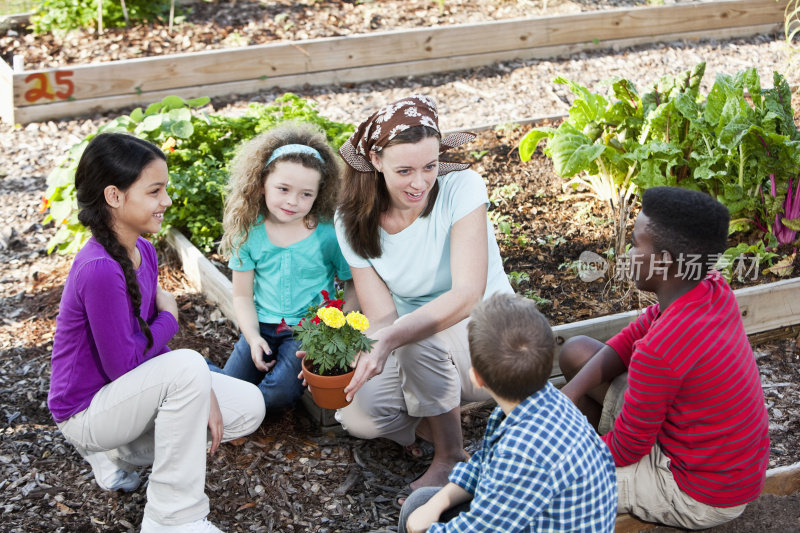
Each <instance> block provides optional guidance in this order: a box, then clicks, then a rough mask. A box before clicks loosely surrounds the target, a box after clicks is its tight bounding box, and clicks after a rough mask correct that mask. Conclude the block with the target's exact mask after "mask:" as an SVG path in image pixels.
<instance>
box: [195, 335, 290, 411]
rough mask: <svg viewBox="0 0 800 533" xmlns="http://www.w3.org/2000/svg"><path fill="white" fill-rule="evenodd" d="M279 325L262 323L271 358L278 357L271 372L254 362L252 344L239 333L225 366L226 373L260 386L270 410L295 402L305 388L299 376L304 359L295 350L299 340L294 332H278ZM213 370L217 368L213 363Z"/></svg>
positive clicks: (265, 403)
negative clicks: (293, 334)
mask: <svg viewBox="0 0 800 533" xmlns="http://www.w3.org/2000/svg"><path fill="white" fill-rule="evenodd" d="M277 327H278V325H277V324H264V323H260V324H259V330H260V332H261V336H262V337H263V338H264V340H265V341H267V344H269V347H270V348H271V349H272V357H275V358H276V363H275V366H273V367H272V369H271V370H270V371H269V372H266V373H264V372H262V371H260V370H259V369H257V368H256V365H254V364H253V359H252V357H251V356H250V345H249V344H248V343H247V340H245V338H244V335H240V336H239V340H238V341H236V344H235V345H234V346H233V352H232V353H231V355H230V357H229V358H228V361H227V362H226V363H225V367H224V368H223V369H222V373H223V374H226V375H228V376H233V377H235V378H239V379H242V380H244V381H247V382H250V383H252V384H254V385H257V386H258V388H259V390H261V394H262V395H263V396H264V405H265V407H266V409H267V412H269V411H275V410H278V409H282V408H284V407H290V406H292V405H294V404H295V402H297V400H299V399H300V397H301V396H302V395H303V391H304V387H303V384H302V381H300V380H299V379H297V374H299V373H300V369H301V363H302V359H300V358H298V357H297V356H296V355H295V352H296V351H297V350H299V349H300V343H299V342H298V341H296V340H294V337H293V336H292V332H291V331H284V332H282V333H275V328H277ZM267 360H270V357H267ZM211 369H212V370H215V368H214V367H213V366H212V367H211Z"/></svg>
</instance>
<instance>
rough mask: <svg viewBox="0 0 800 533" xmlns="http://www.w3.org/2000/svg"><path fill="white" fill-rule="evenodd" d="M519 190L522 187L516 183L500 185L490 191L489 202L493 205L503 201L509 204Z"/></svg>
mask: <svg viewBox="0 0 800 533" xmlns="http://www.w3.org/2000/svg"><path fill="white" fill-rule="evenodd" d="M521 190H522V187H520V186H519V184H517V183H508V184H506V185H502V186H500V187H497V188H495V189H494V190H492V194H490V195H489V201H490V202H492V203H493V204H495V205H497V204H499V203H500V202H503V201H507V202H510V201H511V200H513V199H514V197H515V196H516V195H517V193H518V192H520V191H521Z"/></svg>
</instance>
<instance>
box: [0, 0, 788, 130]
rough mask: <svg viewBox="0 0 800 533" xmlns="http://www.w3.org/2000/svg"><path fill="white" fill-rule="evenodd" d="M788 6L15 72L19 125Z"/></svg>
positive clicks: (692, 31)
mask: <svg viewBox="0 0 800 533" xmlns="http://www.w3.org/2000/svg"><path fill="white" fill-rule="evenodd" d="M785 2H786V0H781V1H780V2H776V1H774V0H718V1H713V2H697V3H685V4H684V3H681V4H676V5H672V6H658V7H642V8H633V9H616V10H608V11H597V12H589V13H580V14H573V15H561V16H551V17H536V18H525V19H514V20H506V21H493V22H487V23H480V24H463V25H454V26H443V27H436V28H422V29H412V30H399V31H393V32H384V33H375V34H364V35H354V36H347V37H334V38H325V39H311V40H306V41H294V42H289V43H274V44H267V45H259V46H252V47H246V48H239V49H226V50H212V51H208V52H196V53H192V54H174V55H168V56H162V57H149V58H140V59H129V60H122V61H113V62H109V63H99V64H91V65H76V66H68V67H63V68H57V69H41V70H34V71H25V72H21V73H15V74H14V75H13V81H12V85H13V95H14V96H13V102H14V108H15V110H16V112H17V116H16V117H14V120H15V121H17V122H28V121H32V120H41V119H44V118H57V117H63V116H68V115H67V114H66V113H71V114H72V115H73V116H74V115H75V114H79V113H85V112H90V111H98V110H106V109H113V108H118V107H122V106H129V105H144V104H147V103H151V102H153V101H157V100H160V99H161V98H163V96H166V95H167V94H178V95H180V96H188V97H192V96H220V95H229V94H234V93H245V92H254V91H258V90H261V89H265V88H269V87H273V86H279V87H290V86H297V85H302V84H305V83H311V84H330V83H338V82H343V83H346V82H358V81H365V80H372V79H380V78H386V77H393V76H398V75H402V76H406V75H413V74H422V73H428V72H437V71H444V70H453V69H459V68H471V67H474V66H478V65H484V64H488V63H492V62H494V61H500V60H508V59H514V58H532V57H551V56H552V55H554V54H556V55H557V54H569V53H573V52H575V51H578V50H586V49H597V48H603V47H608V46H629V45H630V44H632V43H637V42H658V41H663V40H671V39H676V38H702V37H708V38H712V37H714V32H722V35H719V36H717V38H722V37H723V35H727V36H728V37H731V36H743V35H752V34H754V33H763V31H765V28H770V29H774V28H776V27H778V26H779V25H780V23H781V22H782V20H783V5H784V4H785ZM575 28H580V30H581V31H575ZM626 43H627V44H626ZM51 106H55V107H51ZM27 107H30V108H40V107H41V108H42V109H40V110H37V111H38V113H36V114H34V113H30V114H24V113H22V112H21V110H22V109H25V108H27ZM45 108H46V109H45ZM4 120H8V119H7V118H4Z"/></svg>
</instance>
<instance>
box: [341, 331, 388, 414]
mask: <svg viewBox="0 0 800 533" xmlns="http://www.w3.org/2000/svg"><path fill="white" fill-rule="evenodd" d="M383 331H385V330H380V331H378V332H376V333H375V334H373V335H372V338H373V339H374V340H375V341H377V342H375V344H373V345H372V350H370V351H369V352H361V353H359V354H358V355H356V357H355V359H354V360H353V363H352V365H351V366H354V367H355V368H356V371H355V373H354V374H353V378H352V379H351V380H350V383H349V384H348V385H347V387H345V388H344V393H345V397H346V398H347V401H348V402H350V401H352V400H353V396H355V394H356V392H358V389H360V388H361V387H362V386H363V385H364V383H366V382H367V381H369V379H370V378H372V377H373V376H377V375H378V374H380V373H381V372H383V367H384V366H385V365H386V360H387V359H388V358H389V354H390V353H391V351H390V350H387V349H386V346H385V342H384V341H383V340H382V339H381V337H382V335H381V333H383Z"/></svg>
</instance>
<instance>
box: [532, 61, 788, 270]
mask: <svg viewBox="0 0 800 533" xmlns="http://www.w3.org/2000/svg"><path fill="white" fill-rule="evenodd" d="M704 72H705V64H704V63H700V64H698V65H697V66H695V67H694V68H693V69H691V70H689V71H687V72H684V73H683V74H681V75H679V76H676V77H669V76H668V77H664V78H662V79H661V80H659V82H658V83H656V84H655V85H654V86H653V87H652V88H651V89H650V90H649V91H647V92H645V93H643V94H641V96H640V93H639V92H638V91H637V89H636V88H635V86H634V85H633V83H631V82H630V81H629V80H625V79H617V80H614V81H613V82H612V85H611V87H612V93H613V99H607V98H606V97H604V96H603V95H601V94H597V93H592V92H590V91H589V90H587V89H586V88H585V87H582V86H580V85H578V84H576V83H573V82H569V81H567V80H565V79H563V78H556V80H555V81H556V83H563V84H567V85H568V86H569V87H570V89H571V90H572V92H573V93H574V94H575V96H576V98H575V100H574V101H573V103H572V106H571V107H570V110H569V117H568V118H567V119H566V120H564V122H562V124H561V125H560V126H559V127H558V128H555V129H554V128H536V129H534V130H532V131H531V132H529V133H528V134H527V135H526V136H525V137H524V138H523V139H522V142H521V143H520V148H519V150H520V156H521V158H522V159H523V160H527V159H529V158H530V157H531V155H532V154H533V152H534V150H535V149H536V147H537V145H538V144H539V142H540V141H542V140H546V141H547V144H546V146H545V150H544V152H545V154H547V155H548V156H550V157H552V159H553V164H554V168H555V171H556V173H557V174H559V175H560V176H562V177H564V178H569V179H571V180H572V182H573V183H575V184H578V183H583V184H585V185H587V186H588V187H590V188H591V189H592V190H593V191H594V192H595V194H597V196H598V197H599V198H601V199H603V200H605V201H607V202H609V204H610V205H611V209H612V211H613V213H614V215H615V220H616V222H615V246H614V249H615V252H616V253H617V254H619V253H621V251H622V245H623V243H624V233H625V226H626V221H627V217H628V209H629V208H630V205H631V202H632V201H635V196H634V192H635V191H636V190H645V189H647V188H650V187H654V186H657V185H670V186H680V187H686V188H690V189H696V190H702V191H705V192H708V193H709V194H711V195H712V196H714V197H715V198H717V199H718V200H719V201H721V202H722V203H724V204H725V205H726V206H727V207H728V209H729V211H730V212H731V215H732V218H733V223H732V229H745V228H747V227H751V226H753V225H759V224H761V225H762V226H765V227H766V224H765V223H764V221H772V220H779V221H780V222H781V224H783V225H784V226H787V227H789V228H791V227H792V226H794V225H796V223H797V222H798V221H797V220H796V215H795V214H794V211H793V210H792V206H793V205H794V203H795V202H797V200H796V198H797V195H796V194H794V196H792V194H791V193H789V192H788V191H789V184H790V182H791V181H792V180H794V182H797V181H798V179H799V178H798V176H800V135H798V131H797V128H796V126H795V124H794V120H793V111H792V109H791V92H790V89H789V86H788V84H787V82H786V80H785V79H784V77H783V76H782V75H780V74H779V73H775V74H774V76H773V88H771V89H763V88H762V87H761V81H760V78H759V76H758V73H757V71H756V69H755V68H750V69H747V70H744V71H741V72H739V73H737V74H735V75H727V74H719V75H717V78H716V80H715V83H714V85H713V87H712V89H711V91H710V92H709V93H708V95H707V96H706V97H705V98H703V97H702V96H701V95H700V91H699V88H700V82H701V79H702V77H703V74H704ZM770 176H773V177H772V178H770ZM787 195H788V204H787ZM776 217H778V218H777V219H776ZM772 226H775V227H778V226H777V225H776V224H770V227H772ZM786 235H787V236H788V233H787V234H786Z"/></svg>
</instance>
